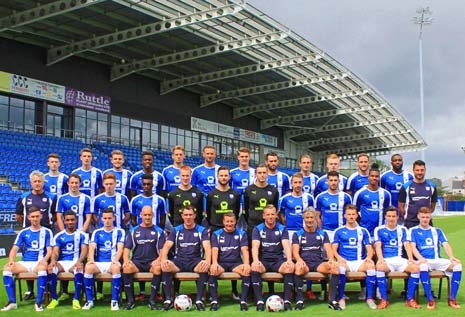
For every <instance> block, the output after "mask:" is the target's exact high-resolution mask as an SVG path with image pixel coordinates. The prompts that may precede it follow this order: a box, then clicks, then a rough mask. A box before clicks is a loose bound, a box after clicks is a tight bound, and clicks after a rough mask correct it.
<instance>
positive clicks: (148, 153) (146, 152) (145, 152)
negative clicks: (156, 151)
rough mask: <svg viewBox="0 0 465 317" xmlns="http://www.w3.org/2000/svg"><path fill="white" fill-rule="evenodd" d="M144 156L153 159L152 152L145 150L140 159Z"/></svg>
mask: <svg viewBox="0 0 465 317" xmlns="http://www.w3.org/2000/svg"><path fill="white" fill-rule="evenodd" d="M146 155H150V156H151V157H154V155H153V152H152V151H149V150H145V151H144V152H142V154H141V157H144V156H146Z"/></svg>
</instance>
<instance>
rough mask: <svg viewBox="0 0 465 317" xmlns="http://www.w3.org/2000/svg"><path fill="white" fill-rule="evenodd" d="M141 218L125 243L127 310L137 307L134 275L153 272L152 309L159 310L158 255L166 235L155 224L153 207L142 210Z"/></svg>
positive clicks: (124, 266)
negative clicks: (153, 221) (157, 300)
mask: <svg viewBox="0 0 465 317" xmlns="http://www.w3.org/2000/svg"><path fill="white" fill-rule="evenodd" d="M140 217H141V219H142V223H141V224H140V225H138V226H136V227H134V228H132V229H131V232H130V233H129V234H128V235H127V236H126V242H125V243H124V251H123V282H124V290H125V291H126V306H125V307H124V309H126V310H131V309H133V308H134V306H135V304H134V302H135V298H134V273H137V272H150V273H152V274H153V277H152V290H151V293H150V300H149V308H150V309H151V310H156V309H157V305H156V295H157V290H158V287H159V285H160V278H161V268H160V261H159V258H158V256H159V254H160V250H161V248H162V247H163V244H164V243H165V235H164V233H163V230H162V229H161V228H160V227H157V226H156V225H154V224H153V223H152V219H153V210H152V207H150V206H144V207H142V210H141V213H140ZM131 254H132V257H131Z"/></svg>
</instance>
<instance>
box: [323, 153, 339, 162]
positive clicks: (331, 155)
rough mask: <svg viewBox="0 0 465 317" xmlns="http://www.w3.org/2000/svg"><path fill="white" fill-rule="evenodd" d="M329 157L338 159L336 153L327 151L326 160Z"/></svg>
mask: <svg viewBox="0 0 465 317" xmlns="http://www.w3.org/2000/svg"><path fill="white" fill-rule="evenodd" d="M329 159H339V155H337V154H336V153H329V154H328V155H327V156H326V160H329Z"/></svg>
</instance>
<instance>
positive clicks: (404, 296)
mask: <svg viewBox="0 0 465 317" xmlns="http://www.w3.org/2000/svg"><path fill="white" fill-rule="evenodd" d="M400 297H401V298H403V299H404V300H407V292H406V291H405V290H402V291H401V292H400Z"/></svg>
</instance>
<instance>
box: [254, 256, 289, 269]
mask: <svg viewBox="0 0 465 317" xmlns="http://www.w3.org/2000/svg"><path fill="white" fill-rule="evenodd" d="M260 262H262V264H263V266H264V267H265V270H266V272H279V268H280V267H281V265H283V263H284V262H286V259H283V258H281V259H278V260H276V261H267V260H260Z"/></svg>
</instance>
